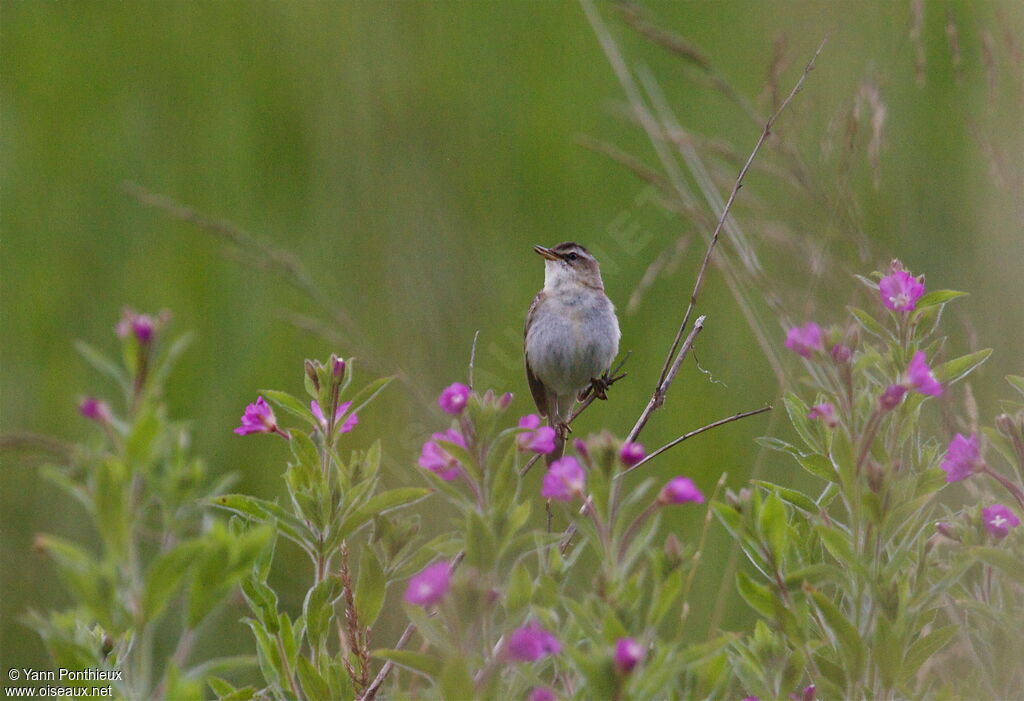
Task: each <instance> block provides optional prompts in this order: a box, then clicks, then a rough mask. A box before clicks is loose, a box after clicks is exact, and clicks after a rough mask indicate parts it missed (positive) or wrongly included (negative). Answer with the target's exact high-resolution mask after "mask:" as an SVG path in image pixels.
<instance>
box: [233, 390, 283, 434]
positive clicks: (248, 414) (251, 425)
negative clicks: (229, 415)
mask: <svg viewBox="0 0 1024 701" xmlns="http://www.w3.org/2000/svg"><path fill="white" fill-rule="evenodd" d="M277 432H278V428H277V418H276V417H275V416H274V410H273V409H271V408H270V405H269V404H267V400H265V399H264V398H263V397H257V398H256V401H255V402H254V403H252V404H250V405H248V406H247V407H245V413H244V414H242V425H241V426H239V427H238V428H236V429H235V433H237V434H238V435H240V436H246V435H248V434H250V433H277Z"/></svg>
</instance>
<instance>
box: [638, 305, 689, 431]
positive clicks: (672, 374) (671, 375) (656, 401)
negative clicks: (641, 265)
mask: <svg viewBox="0 0 1024 701" xmlns="http://www.w3.org/2000/svg"><path fill="white" fill-rule="evenodd" d="M705 318H707V317H705V316H699V317H697V320H696V321H695V322H693V328H692V329H690V334H689V335H688V336H687V337H686V340H685V341H684V342H683V345H682V347H681V348H679V351H678V352H676V350H675V348H673V349H672V352H673V353H676V356H675V360H674V361H671V362H672V364H671V365H669V366H668V367H667V370H664V371H663V373H662V374H663V377H662V378H661V379H660V380H659V381H658V386H657V387H655V388H654V393H653V394H651V398H650V400H648V402H647V406H646V407H644V410H643V411H642V412H641V413H640V418H638V419H637V420H636V423H635V424H634V425H633V430H631V431H630V432H629V436H627V437H626V442H627V443H632V442H633V441H635V440H636V439H637V437H638V436H639V435H640V432H641V431H642V430H644V426H646V425H647V421H648V419H650V418H651V414H653V413H654V410H655V409H657V408H658V407H660V406H661V405H662V404H664V403H665V395H666V394H668V388H669V387H670V386H671V385H672V382H673V380H675V379H676V375H677V374H678V373H679V368H680V367H682V365H683V361H684V360H686V355H687V354H688V353H689V352H690V349H691V348H692V347H693V343H694V341H696V340H697V334H699V333H700V332H701V331H702V330H703V329H704V319H705ZM685 323H686V322H685V320H684V322H683V324H684V325H685ZM682 330H683V327H682V326H680V327H679V331H680V333H682ZM671 358H672V356H671V355H670V356H669V357H668V358H666V359H665V362H666V363H668V362H669V361H670V360H671Z"/></svg>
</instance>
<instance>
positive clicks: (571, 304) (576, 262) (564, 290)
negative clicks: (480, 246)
mask: <svg viewBox="0 0 1024 701" xmlns="http://www.w3.org/2000/svg"><path fill="white" fill-rule="evenodd" d="M533 250H534V251H536V252H537V253H538V254H539V255H540V256H541V257H543V258H544V287H543V288H542V289H541V291H540V292H538V293H537V295H536V296H535V297H534V298H533V303H532V304H531V305H530V310H529V312H527V315H526V328H525V329H524V332H523V351H524V353H523V354H524V356H525V360H526V380H527V382H528V383H529V385H530V392H531V393H532V394H533V400H534V402H535V403H536V404H537V411H538V412H539V413H540V415H541V416H544V417H547V420H548V425H550V426H551V427H552V428H553V429H555V433H556V446H555V450H554V451H553V452H552V453H549V454H548V456H547V458H548V463H549V464H550V463H551V462H553V461H554V460H557V459H558V458H560V457H561V456H562V453H563V452H564V450H565V440H566V438H567V437H568V435H569V432H570V429H569V423H568V421H569V417H570V416H571V412H572V408H573V405H574V404H575V402H576V401H577V399H581V398H583V397H585V395H586V393H587V392H590V391H593V392H594V393H595V394H597V396H598V397H599V398H601V399H604V398H605V390H606V389H607V387H608V385H609V382H608V369H609V367H610V366H611V363H612V361H613V360H614V359H615V356H616V355H617V354H618V352H619V339H620V336H621V334H620V332H619V320H618V317H617V316H616V315H615V305H614V304H612V301H611V300H610V299H608V295H606V294H605V291H604V282H603V281H602V280H601V267H600V264H599V263H598V262H597V259H596V258H594V256H593V255H591V253H590V252H589V251H588V250H587V249H586V248H584V247H583V246H581V245H579V244H578V243H575V242H572V241H566V242H564V243H560V244H558V245H557V246H553V247H551V248H545V247H544V246H534V247H533Z"/></svg>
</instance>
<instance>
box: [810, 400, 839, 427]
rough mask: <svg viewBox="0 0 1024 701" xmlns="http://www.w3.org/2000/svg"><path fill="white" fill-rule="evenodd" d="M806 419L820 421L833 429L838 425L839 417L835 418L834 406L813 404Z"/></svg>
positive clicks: (828, 403) (826, 403)
mask: <svg viewBox="0 0 1024 701" xmlns="http://www.w3.org/2000/svg"><path fill="white" fill-rule="evenodd" d="M807 418H808V419H821V422H822V423H823V424H825V425H826V426H828V427H829V428H835V427H836V426H838V425H839V417H838V416H836V408H835V405H833V404H831V403H830V402H825V403H824V404H815V405H814V406H812V407H811V410H810V411H809V412H807Z"/></svg>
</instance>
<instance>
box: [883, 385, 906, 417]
mask: <svg viewBox="0 0 1024 701" xmlns="http://www.w3.org/2000/svg"><path fill="white" fill-rule="evenodd" d="M906 393H907V388H906V387H904V386H903V385H889V386H888V387H886V388H885V391H884V392H882V396H880V397H879V398H878V407H879V408H880V409H881V410H882V411H892V410H893V409H895V408H896V407H898V406H899V404H900V402H901V401H903V395H904V394H906Z"/></svg>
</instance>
